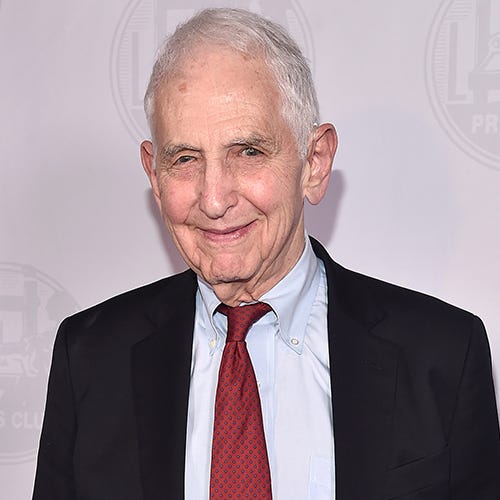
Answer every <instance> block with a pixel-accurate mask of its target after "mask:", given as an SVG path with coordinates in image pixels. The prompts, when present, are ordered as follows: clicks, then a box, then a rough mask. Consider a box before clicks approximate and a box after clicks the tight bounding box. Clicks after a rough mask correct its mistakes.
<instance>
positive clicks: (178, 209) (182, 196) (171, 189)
mask: <svg viewBox="0 0 500 500" xmlns="http://www.w3.org/2000/svg"><path fill="white" fill-rule="evenodd" d="M191 191H192V190H191V189H189V187H188V186H184V185H182V186H179V185H177V183H173V184H172V183H164V184H163V185H162V186H161V189H160V197H161V210H162V215H163V217H164V218H165V219H166V220H167V221H168V222H169V223H170V224H173V225H175V224H182V223H183V222H184V221H185V220H186V218H187V217H188V214H189V211H190V209H191V206H192V204H193V196H192V194H191Z"/></svg>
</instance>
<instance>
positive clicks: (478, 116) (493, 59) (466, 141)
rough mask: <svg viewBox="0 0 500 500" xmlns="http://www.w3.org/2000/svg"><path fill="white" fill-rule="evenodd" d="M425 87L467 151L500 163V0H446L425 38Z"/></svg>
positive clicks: (453, 136)
mask: <svg viewBox="0 0 500 500" xmlns="http://www.w3.org/2000/svg"><path fill="white" fill-rule="evenodd" d="M426 70H427V75H426V76H427V91H428V94H429V98H430V100H431V103H432V108H433V110H434V113H435V115H436V117H437V118H438V120H439V122H440V124H441V126H442V127H443V128H444V129H445V131H446V132H447V133H448V135H449V137H450V138H451V139H452V141H453V142H454V143H455V144H456V145H457V146H458V147H459V148H461V149H462V150H463V151H464V152H465V153H466V154H467V155H469V156H470V157H472V158H474V159H475V160H477V161H479V162H482V163H483V164H485V165H488V166H490V167H493V168H496V169H500V0H445V1H443V2H442V3H441V5H440V7H439V9H438V11H437V13H436V15H435V18H434V22H433V24H432V27H431V30H430V32H429V36H428V39H427V51H426Z"/></svg>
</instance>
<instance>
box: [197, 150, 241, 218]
mask: <svg viewBox="0 0 500 500" xmlns="http://www.w3.org/2000/svg"><path fill="white" fill-rule="evenodd" d="M237 200H238V195H237V191H236V182H235V178H234V176H233V175H232V173H231V172H230V169H228V168H226V166H225V165H224V162H222V161H217V160H212V161H207V163H206V165H205V170H204V175H203V176H202V179H201V185H200V193H199V206H200V210H201V211H202V212H203V213H204V214H205V215H206V216H207V217H209V218H210V219H220V218H221V217H224V215H225V214H226V213H227V212H228V210H230V209H231V208H232V207H233V206H235V205H236V203H237Z"/></svg>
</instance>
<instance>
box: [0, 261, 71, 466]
mask: <svg viewBox="0 0 500 500" xmlns="http://www.w3.org/2000/svg"><path fill="white" fill-rule="evenodd" d="M77 308H78V306H77V304H76V302H75V301H74V299H73V298H72V297H71V296H70V295H69V293H68V292H67V291H66V290H64V289H63V288H62V287H61V285H59V284H58V283H57V282H56V281H54V280H53V279H51V278H49V277H48V276H47V275H46V274H44V273H42V272H40V271H38V270H36V269H35V268H33V267H32V266H28V265H21V264H13V263H0V463H3V464H5V463H18V462H24V461H27V460H32V459H33V458H34V457H35V454H36V449H37V447H38V438H39V435H40V429H41V428H42V420H43V410H44V406H45V389H46V385H47V378H48V373H49V367H50V362H51V352H52V344H53V342H54V337H55V332H56V329H57V326H58V324H59V322H60V321H61V320H62V319H63V318H64V317H65V316H67V315H68V314H70V313H72V312H74V311H76V310H77Z"/></svg>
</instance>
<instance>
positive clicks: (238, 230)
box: [200, 221, 255, 243]
mask: <svg viewBox="0 0 500 500" xmlns="http://www.w3.org/2000/svg"><path fill="white" fill-rule="evenodd" d="M254 222H255V221H252V222H249V223H248V224H243V225H241V226H235V227H228V228H224V229H210V228H208V229H203V228H201V229H200V230H201V233H202V234H203V236H204V237H205V238H206V239H207V240H209V241H211V242H213V243H230V242H232V241H235V240H239V239H240V238H243V237H244V236H246V235H247V234H248V233H249V232H250V230H251V227H252V226H253V224H254Z"/></svg>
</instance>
